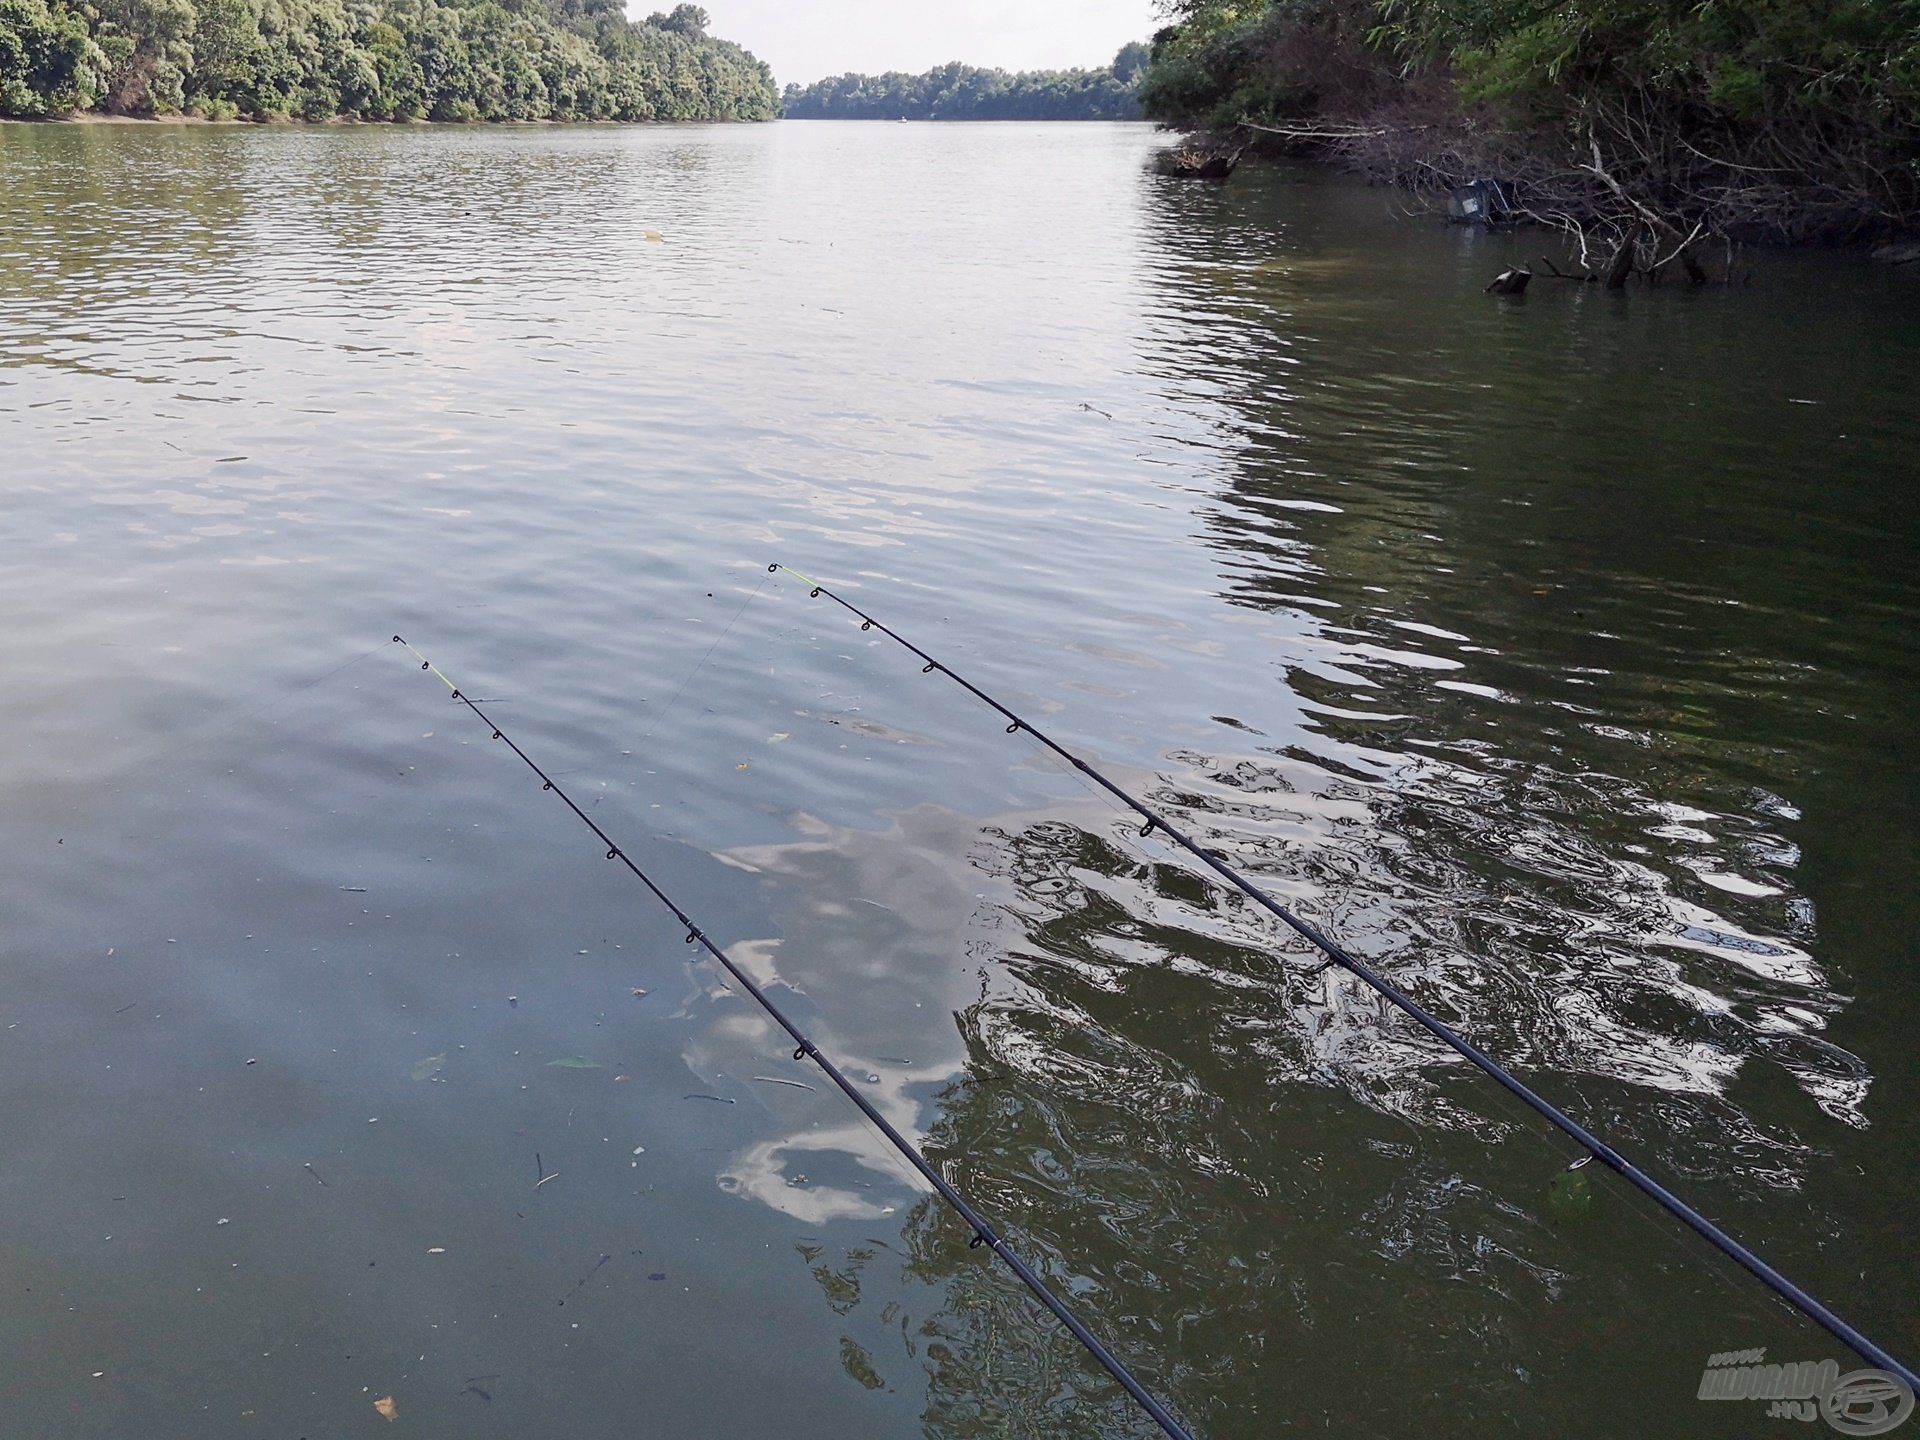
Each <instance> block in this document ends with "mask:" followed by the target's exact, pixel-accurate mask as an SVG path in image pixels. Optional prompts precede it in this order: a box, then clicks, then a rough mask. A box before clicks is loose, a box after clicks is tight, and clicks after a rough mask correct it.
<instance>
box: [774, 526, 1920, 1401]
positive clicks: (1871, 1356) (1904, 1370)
mask: <svg viewBox="0 0 1920 1440" xmlns="http://www.w3.org/2000/svg"><path fill="white" fill-rule="evenodd" d="M767 573H768V574H774V573H785V574H788V575H791V576H793V578H794V579H796V580H798V581H800V582H801V583H802V584H804V585H806V586H807V587H808V592H807V593H808V598H810V599H818V598H819V597H821V596H823V595H824V596H825V597H826V598H827V599H829V600H831V601H833V603H834V604H836V605H838V606H839V607H840V608H841V609H843V610H846V611H849V612H850V613H852V614H854V615H856V616H858V617H859V619H860V628H861V629H862V630H878V631H879V632H880V633H881V634H882V635H885V636H886V637H887V638H888V639H889V640H892V641H894V642H895V643H896V644H898V645H900V646H902V647H903V648H905V649H906V650H908V651H910V652H912V653H913V654H914V655H917V656H918V657H919V658H920V659H921V660H923V661H925V662H926V663H925V664H924V665H923V666H922V667H921V673H922V674H925V675H930V674H935V673H938V674H941V675H944V676H946V677H947V678H948V679H949V680H951V681H953V682H954V683H955V684H956V685H958V686H959V687H960V688H961V689H963V690H965V691H966V692H967V693H968V694H970V695H972V696H973V697H974V698H975V699H976V700H979V701H980V702H981V703H982V704H984V705H986V706H987V707H988V708H989V709H991V710H993V711H995V712H997V713H998V714H999V715H1001V716H1003V717H1004V718H1005V719H1006V722H1007V734H1009V735H1017V734H1019V733H1020V732H1021V731H1025V732H1026V733H1027V734H1028V735H1031V736H1032V737H1033V738H1034V739H1035V740H1037V741H1039V742H1040V744H1042V745H1044V746H1045V747H1046V748H1047V749H1049V750H1051V751H1052V752H1053V753H1054V754H1055V755H1058V756H1059V757H1060V758H1061V759H1062V760H1064V761H1066V762H1067V763H1068V764H1069V765H1071V766H1072V767H1073V768H1074V769H1075V770H1077V771H1079V772H1080V773H1081V774H1082V775H1084V776H1085V777H1086V778H1087V779H1089V780H1091V781H1092V782H1093V783H1094V784H1096V785H1098V786H1099V787H1100V788H1101V789H1103V790H1105V791H1106V792H1107V793H1108V794H1109V795H1112V796H1113V797H1114V798H1115V799H1116V800H1118V801H1120V802H1121V803H1122V804H1123V805H1125V806H1126V807H1127V808H1128V809H1130V810H1132V811H1133V812H1134V813H1135V814H1136V815H1138V816H1139V817H1140V818H1141V820H1142V821H1143V822H1145V823H1143V824H1142V825H1141V827H1140V834H1141V836H1142V837H1145V836H1148V835H1152V834H1153V833H1154V832H1155V831H1159V832H1160V833H1161V834H1163V835H1165V836H1166V837H1167V838H1168V839H1169V840H1171V841H1172V842H1173V843H1174V844H1175V845H1178V846H1179V847H1180V848H1181V849H1182V850H1185V851H1186V852H1187V853H1188V854H1189V855H1191V856H1193V857H1194V859H1196V860H1198V861H1199V862H1200V863H1201V864H1203V865H1205V866H1206V867H1207V868H1208V869H1209V870H1211V871H1213V873H1214V874H1216V875H1218V876H1219V877H1220V878H1221V879H1222V880H1224V881H1226V882H1227V884H1229V885H1231V886H1232V887H1233V888H1234V889H1236V890H1238V891H1239V892H1240V893H1241V894H1242V895H1245V896H1246V897H1247V898H1248V899H1249V900H1251V901H1253V903H1254V904H1256V905H1258V906H1259V907H1260V908H1261V909H1263V910H1265V911H1266V912H1267V913H1268V914H1270V915H1273V916H1274V917H1275V918H1276V919H1278V920H1280V921H1281V923H1283V924H1284V925H1286V926H1287V928H1288V929H1290V930H1292V931H1293V932H1294V933H1295V934H1296V935H1299V936H1300V937H1301V938H1302V939H1304V940H1306V941H1307V942H1308V943H1309V944H1311V945H1312V946H1313V947H1314V948H1315V949H1317V950H1319V951H1320V953H1321V954H1323V955H1325V956H1326V957H1327V959H1328V960H1330V961H1332V962H1333V963H1334V964H1336V965H1338V966H1340V967H1341V968H1342V969H1343V970H1346V971H1347V972H1348V973H1349V974H1351V975H1353V976H1354V977H1355V978H1356V979H1358V980H1360V981H1361V982H1362V983H1363V984H1365V985H1367V986H1368V987H1369V988H1371V989H1372V990H1374V991H1375V992H1376V993H1377V994H1379V995H1380V996H1381V997H1382V998H1383V999H1385V1000H1386V1001H1388V1002H1389V1003H1390V1004H1392V1005H1393V1006H1395V1007H1396V1008H1397V1009H1399V1010H1400V1011H1401V1012H1402V1013H1404V1014H1405V1015H1406V1016H1407V1017H1408V1018H1410V1019H1411V1020H1412V1021H1413V1022H1414V1023H1415V1024H1417V1025H1418V1026H1420V1028H1421V1029H1423V1030H1425V1031H1426V1032H1427V1033H1428V1034H1430V1035H1432V1036H1433V1037H1434V1038H1435V1039H1437V1040H1439V1041H1440V1042H1441V1043H1443V1044H1444V1045H1446V1046H1447V1047H1448V1048H1449V1049H1450V1050H1453V1051H1454V1052H1455V1053H1457V1054H1459V1055H1462V1056H1464V1057H1466V1059H1468V1060H1469V1061H1471V1062H1472V1063H1473V1064H1474V1065H1475V1066H1476V1067H1478V1068H1479V1069H1480V1070H1481V1071H1483V1072H1484V1073H1485V1074H1486V1075H1488V1076H1489V1077H1490V1078H1492V1079H1493V1080H1494V1082H1495V1083H1497V1084H1498V1085H1499V1086H1500V1087H1501V1088H1502V1089H1504V1090H1505V1091H1506V1092H1507V1093H1508V1094H1510V1095H1512V1096H1513V1097H1514V1098H1515V1099H1517V1100H1519V1101H1520V1102H1521V1103H1522V1104H1524V1105H1525V1106H1527V1108H1528V1109H1530V1110H1532V1111H1534V1113H1536V1114H1538V1115H1540V1116H1541V1117H1542V1118H1544V1119H1546V1120H1547V1121H1548V1122H1550V1123H1551V1124H1552V1125H1553V1127H1554V1128H1555V1129H1557V1130H1559V1131H1560V1132H1561V1133H1562V1134H1564V1135H1566V1136H1567V1137H1569V1138H1570V1139H1571V1140H1573V1141H1574V1143H1576V1144H1577V1145H1579V1146H1580V1148H1581V1149H1583V1150H1585V1151H1586V1152H1587V1153H1586V1155H1585V1156H1584V1157H1583V1158H1581V1159H1579V1160H1577V1161H1575V1162H1574V1166H1575V1167H1576V1168H1577V1167H1578V1166H1581V1165H1585V1164H1586V1163H1587V1162H1588V1161H1589V1160H1598V1161H1599V1162H1600V1163H1601V1164H1603V1165H1605V1166H1606V1167H1607V1168H1608V1169H1609V1170H1612V1171H1613V1172H1614V1173H1615V1174H1617V1175H1619V1176H1620V1177H1621V1178H1622V1179H1624V1180H1626V1181H1627V1182H1628V1183H1629V1184H1631V1185H1633V1186H1634V1188H1636V1189H1637V1190H1639V1191H1640V1192H1641V1193H1642V1194H1644V1195H1646V1196H1647V1197H1648V1198H1649V1199H1651V1200H1652V1201H1653V1202H1654V1203H1655V1204H1657V1205H1658V1206H1659V1207H1660V1208H1661V1209H1663V1210H1665V1211H1666V1212H1667V1213H1668V1214H1669V1215H1671V1216H1673V1217H1674V1218H1675V1219H1676V1220H1679V1221H1680V1222H1681V1223H1682V1224H1684V1225H1686V1226H1687V1228H1688V1229H1690V1230H1692V1231H1693V1232H1694V1233H1695V1234H1696V1235H1698V1236H1700V1238H1701V1239H1703V1240H1705V1241H1706V1242H1707V1243H1708V1244H1709V1245H1711V1246H1713V1247H1714V1249H1716V1250H1718V1251H1719V1252H1720V1253H1721V1254H1723V1255H1725V1256H1726V1257H1727V1258H1728V1259H1730V1260H1732V1261H1734V1262H1735V1263H1736V1264H1738V1265H1740V1266H1741V1267H1742V1268H1743V1269H1745V1270H1746V1271H1747V1272H1748V1273H1749V1274H1751V1275H1753V1276H1754V1277H1755V1278H1756V1279H1758V1280H1759V1281H1760V1282H1761V1284H1763V1285H1765V1286H1766V1287H1767V1288H1768V1289H1769V1290H1771V1291H1773V1293H1774V1294H1776V1295H1778V1296H1779V1297H1780V1298H1781V1299H1783V1300H1785V1301H1786V1302H1787V1303H1788V1304H1790V1305H1792V1306H1793V1307H1794V1308H1795V1309H1796V1310H1798V1311H1799V1312H1800V1313H1801V1314H1803V1315H1805V1316H1806V1317H1807V1318H1808V1319H1810V1320H1812V1321H1814V1322H1815V1323H1816V1324H1818V1325H1819V1326H1820V1327H1821V1328H1822V1329H1824V1330H1825V1331H1826V1332H1827V1333H1828V1334H1830V1335H1832V1336H1834V1337H1835V1338H1836V1339H1838V1340H1841V1341H1843V1342H1845V1343H1846V1344H1847V1345H1849V1346H1851V1347H1852V1348H1853V1349H1854V1350H1855V1351H1857V1352H1858V1353H1859V1354H1861V1355H1862V1356H1864V1357H1866V1358H1867V1359H1868V1360H1871V1361H1872V1362H1873V1363H1874V1364H1875V1365H1877V1366H1879V1367H1880V1368H1881V1369H1882V1370H1886V1371H1889V1372H1890V1373H1892V1374H1894V1375H1897V1376H1899V1377H1900V1379H1902V1380H1904V1381H1905V1382H1906V1383H1907V1384H1908V1385H1909V1386H1910V1387H1912V1388H1913V1389H1915V1390H1920V1374H1916V1373H1915V1372H1914V1371H1913V1370H1912V1369H1911V1368H1910V1367H1909V1366H1907V1365H1905V1364H1904V1363H1902V1362H1901V1361H1899V1360H1897V1359H1895V1358H1894V1357H1893V1355H1892V1354H1890V1353H1889V1352H1888V1351H1887V1350H1886V1349H1884V1348H1883V1347H1882V1346H1880V1345H1879V1344H1877V1343H1875V1342H1874V1341H1873V1340H1871V1339H1870V1338H1868V1337H1867V1336H1866V1335H1864V1334H1862V1333H1861V1332H1860V1331H1858V1330H1856V1329H1855V1328H1854V1327H1853V1326H1852V1325H1850V1324H1848V1323H1847V1322H1846V1321H1845V1320H1843V1319H1841V1318H1840V1316H1839V1315H1837V1314H1835V1313H1834V1311H1833V1310H1832V1309H1831V1308H1830V1307H1829V1306H1827V1305H1826V1304H1825V1303H1824V1302H1822V1301H1821V1300H1819V1299H1818V1298H1816V1297H1815V1296H1813V1295H1811V1294H1809V1293H1808V1292H1807V1291H1805V1290H1803V1289H1801V1288H1800V1287H1799V1286H1798V1285H1796V1284H1794V1283H1793V1281H1791V1280H1789V1279H1788V1278H1787V1277H1786V1276H1785V1275H1783V1274H1781V1273H1780V1272H1779V1271H1778V1270H1776V1269H1774V1267H1773V1266H1771V1265H1769V1264H1768V1263H1767V1262H1766V1261H1765V1260H1763V1259H1761V1258H1760V1256H1759V1255H1757V1254H1755V1253H1754V1252H1753V1251H1752V1250H1750V1249H1748V1248H1747V1247H1746V1246H1745V1245H1743V1244H1741V1243H1740V1242H1739V1241H1738V1240H1736V1239H1734V1238H1733V1236H1731V1235H1729V1234H1728V1233H1727V1232H1726V1231H1725V1230H1722V1229H1721V1228H1720V1227H1719V1226H1718V1225H1716V1224H1714V1223H1713V1221H1711V1220H1709V1219H1707V1217H1706V1216H1704V1215H1702V1214H1701V1213H1700V1212H1699V1211H1698V1210H1696V1209H1694V1208H1693V1206H1691V1205H1689V1204H1688V1203H1687V1202H1686V1201H1685V1200H1682V1199H1681V1198H1680V1197H1679V1196H1678V1195H1676V1194H1674V1193H1673V1191H1671V1190H1669V1189H1668V1188H1667V1187H1666V1186H1664V1185H1662V1184H1661V1183H1660V1182H1659V1181H1658V1180H1655V1179H1654V1178H1653V1177H1652V1176H1651V1175H1649V1174H1647V1172H1646V1171H1644V1170H1642V1169H1641V1168H1640V1167H1639V1166H1638V1165H1635V1164H1634V1163H1633V1162H1632V1161H1631V1160H1629V1159H1627V1158H1626V1157H1625V1156H1624V1155H1622V1154H1621V1153H1620V1152H1619V1151H1618V1150H1615V1149H1614V1148H1613V1147H1612V1146H1611V1145H1609V1144H1607V1143H1606V1142H1605V1141H1604V1140H1602V1139H1600V1137H1599V1136H1597V1135H1595V1134H1594V1133H1593V1132H1592V1131H1591V1130H1589V1129H1587V1128H1586V1126H1584V1125H1582V1124H1580V1122H1579V1121H1577V1120H1575V1119H1573V1118H1572V1117H1571V1116H1569V1115H1568V1114H1567V1113H1566V1112H1565V1111H1563V1110H1561V1109H1560V1108H1559V1107H1558V1106H1556V1105H1554V1104H1553V1102H1552V1101H1550V1100H1548V1099H1547V1098H1546V1097H1545V1096H1543V1095H1541V1094H1540V1092H1539V1091H1537V1090H1535V1089H1534V1088H1533V1087H1532V1086H1530V1085H1528V1084H1527V1083H1526V1082H1525V1081H1524V1080H1521V1079H1520V1078H1519V1077H1517V1076H1516V1075H1514V1073H1513V1072H1512V1071H1510V1070H1508V1069H1507V1068H1506V1067H1505V1066H1504V1065H1502V1064H1501V1063H1500V1062H1499V1061H1497V1060H1495V1059H1494V1058H1493V1057H1492V1056H1490V1055H1488V1054H1487V1053H1486V1052H1485V1051H1484V1050H1482V1049H1480V1047H1479V1046H1477V1045H1475V1044H1474V1043H1473V1042H1472V1041H1470V1040H1468V1039H1466V1038H1465V1037H1464V1036H1462V1035H1461V1034H1460V1033H1459V1031H1457V1030H1455V1029H1454V1028H1453V1027H1452V1026H1450V1025H1448V1024H1447V1023H1446V1022H1445V1021H1443V1020H1440V1019H1437V1018H1436V1017H1435V1016H1434V1015H1432V1014H1431V1013H1430V1012H1428V1011H1427V1010H1426V1008H1425V1007H1423V1006H1422V1005H1421V1004H1420V1003H1419V1002H1418V1001H1417V1000H1415V999H1414V998H1413V997H1412V996H1410V995H1408V994H1407V993H1406V992H1405V991H1404V990H1402V989H1401V988H1400V987H1399V986H1397V985H1395V984H1394V983H1393V982H1392V981H1391V980H1388V979H1387V978H1386V977H1384V976H1383V975H1381V974H1380V973H1379V972H1378V971H1376V970H1374V969H1373V968H1372V967H1371V966H1369V965H1368V964H1367V963H1366V962H1365V961H1363V960H1360V959H1358V958H1357V957H1356V956H1354V955H1353V954H1352V953H1351V952H1349V951H1348V950H1347V949H1346V948H1345V947H1344V946H1342V945H1340V944H1339V943H1338V942H1337V941H1335V940H1333V939H1331V938H1329V937H1328V936H1327V935H1325V934H1323V933H1322V932H1321V931H1320V930H1319V929H1318V928H1316V927H1315V926H1313V925H1311V924H1309V923H1308V922H1307V921H1305V920H1303V919H1301V918H1300V916H1298V915H1296V914H1294V912H1293V911H1291V910H1289V909H1288V908H1287V907H1286V906H1284V905H1282V904H1281V903H1280V902H1279V901H1278V900H1275V899H1274V898H1273V897H1272V896H1271V895H1269V894H1267V892H1266V891H1264V890H1262V889H1261V888H1260V887H1259V886H1257V885H1255V884H1254V883H1253V882H1252V881H1251V880H1249V879H1247V877H1246V876H1244V875H1242V874H1241V873H1240V872H1239V871H1238V870H1236V869H1234V868H1233V867H1232V866H1231V865H1229V864H1227V862H1226V861H1224V860H1222V859H1221V858H1220V857H1219V856H1218V855H1216V854H1214V853H1213V852H1212V851H1211V850H1208V849H1206V848H1204V847H1203V846H1201V845H1200V844H1198V843H1197V842H1196V841H1194V840H1193V839H1192V838H1191V837H1189V836H1188V835H1187V834H1186V833H1185V832H1184V831H1182V830H1180V829H1178V828H1176V827H1175V826H1174V825H1173V824H1172V823H1171V822H1170V821H1168V820H1167V818H1166V817H1165V816H1164V815H1161V814H1160V813H1159V812H1158V811H1157V810H1152V809H1150V808H1148V807H1147V806H1146V805H1145V804H1143V803H1142V802H1141V801H1139V800H1137V799H1135V798H1134V797H1133V796H1132V795H1130V794H1129V793H1128V792H1126V791H1125V790H1122V789H1121V788H1120V787H1119V786H1118V785H1116V784H1114V783H1113V781H1111V780H1109V779H1108V778H1107V777H1106V776H1105V775H1102V774H1101V773H1100V772H1099V771H1098V770H1096V769H1094V768H1093V766H1091V765H1089V764H1088V763H1087V762H1086V761H1085V760H1083V759H1081V758H1080V757H1079V756H1078V755H1076V754H1074V753H1073V752H1072V751H1071V750H1069V749H1067V748H1066V747H1065V746H1064V745H1062V744H1060V742H1059V741H1057V740H1055V739H1054V738H1053V737H1052V736H1051V735H1049V734H1047V733H1046V731H1044V730H1042V729H1040V728H1039V727H1038V726H1036V725H1034V724H1033V723H1032V722H1031V721H1029V720H1026V719H1024V718H1023V717H1021V716H1019V715H1017V714H1015V713H1014V712H1013V711H1012V710H1010V709H1008V708H1007V707H1006V706H1005V705H1002V704H1001V703H1000V702H999V701H998V700H996V699H994V698H993V696H991V695H989V694H988V693H987V692H986V691H984V690H982V689H981V688H980V687H979V686H978V685H975V684H974V683H973V682H972V681H971V680H968V679H967V678H966V677H965V676H963V675H961V674H959V673H958V672H956V671H955V670H953V669H952V668H951V667H949V666H947V665H944V664H942V663H941V662H940V661H938V660H936V659H934V658H933V656H931V655H929V654H928V653H927V652H926V651H924V650H922V649H921V648H920V647H919V646H918V645H916V644H914V643H913V642H912V641H911V640H909V639H907V638H906V637H905V636H904V635H902V634H900V632H899V631H897V630H893V629H891V628H889V627H888V626H887V625H885V624H883V623H881V622H880V621H878V620H876V619H874V618H873V616H871V615H869V614H868V613H867V612H866V611H865V610H862V609H861V608H860V607H859V606H858V605H855V604H854V603H853V602H852V601H850V600H847V599H846V598H845V597H843V596H840V595H836V594H834V592H833V591H831V590H829V589H828V588H827V587H826V586H825V585H822V584H821V583H820V582H819V581H818V580H815V579H813V578H812V577H811V576H808V575H802V574H801V573H800V572H799V571H798V570H795V569H792V568H791V567H789V566H786V565H782V564H780V563H779V562H777V561H776V562H775V563H774V564H772V565H769V566H768V567H767Z"/></svg>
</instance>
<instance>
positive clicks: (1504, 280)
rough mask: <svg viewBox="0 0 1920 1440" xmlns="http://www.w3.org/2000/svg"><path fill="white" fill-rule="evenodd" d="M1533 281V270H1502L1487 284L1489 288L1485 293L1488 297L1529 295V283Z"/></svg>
mask: <svg viewBox="0 0 1920 1440" xmlns="http://www.w3.org/2000/svg"><path fill="white" fill-rule="evenodd" d="M1531 279H1533V272H1532V271H1531V270H1527V269H1522V268H1518V267H1516V268H1514V269H1512V270H1502V271H1501V272H1500V273H1499V274H1498V275H1496V276H1494V277H1493V279H1492V280H1490V281H1489V282H1488V283H1487V288H1486V290H1485V292H1484V293H1485V294H1488V295H1524V294H1526V293H1527V282H1528V281H1529V280H1531Z"/></svg>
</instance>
